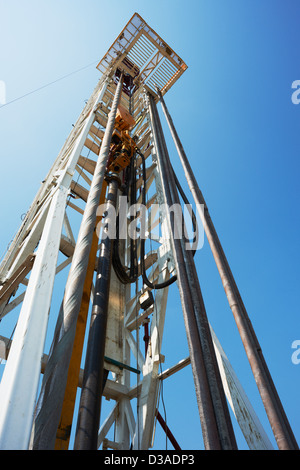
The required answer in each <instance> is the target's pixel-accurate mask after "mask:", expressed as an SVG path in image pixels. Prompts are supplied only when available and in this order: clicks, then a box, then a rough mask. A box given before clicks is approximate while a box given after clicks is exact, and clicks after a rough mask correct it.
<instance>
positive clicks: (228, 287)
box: [157, 90, 298, 450]
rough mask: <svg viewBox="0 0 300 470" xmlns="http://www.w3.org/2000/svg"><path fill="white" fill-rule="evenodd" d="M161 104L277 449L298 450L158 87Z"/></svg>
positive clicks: (204, 203) (202, 198)
mask: <svg viewBox="0 0 300 470" xmlns="http://www.w3.org/2000/svg"><path fill="white" fill-rule="evenodd" d="M157 93H158V96H159V98H160V102H161V106H162V109H163V112H164V115H165V117H166V120H167V123H168V126H169V129H170V132H171V135H172V138H173V141H174V143H175V146H176V148H177V152H178V155H179V158H180V160H181V164H182V166H183V169H184V172H185V176H186V179H187V182H188V185H189V188H190V191H191V193H192V195H193V198H194V201H195V202H196V204H203V205H204V212H203V213H202V211H200V217H201V219H202V223H203V226H204V230H205V234H206V236H207V239H208V242H209V245H210V247H211V250H212V253H213V256H214V259H215V262H216V265H217V268H218V271H219V274H220V277H221V281H222V284H223V287H224V290H225V293H226V296H227V299H228V303H229V306H230V308H231V310H232V313H233V316H234V319H235V322H236V324H237V328H238V331H239V333H240V336H241V339H242V342H243V345H244V348H245V351H246V354H247V357H248V360H249V363H250V366H251V369H252V372H253V375H254V378H255V381H256V384H257V387H258V390H259V392H260V395H261V398H262V402H263V404H264V407H265V410H266V413H267V416H268V419H269V422H270V424H271V427H272V430H273V433H274V436H275V439H276V441H277V445H278V448H279V449H280V450H292V449H294V450H297V449H298V444H297V442H296V439H295V437H294V434H293V431H292V429H291V426H290V424H289V421H288V418H287V416H286V414H285V411H284V409H283V406H282V403H281V401H280V398H279V396H278V393H277V390H276V388H275V385H274V382H273V380H272V377H271V374H270V372H269V369H268V366H267V364H266V361H265V359H264V356H263V353H262V350H261V347H260V344H259V342H258V339H257V337H256V334H255V332H254V329H253V326H252V323H251V321H250V318H249V316H248V313H247V310H246V308H245V306H244V303H243V301H242V298H241V295H240V292H239V290H238V287H237V285H236V282H235V280H234V277H233V274H232V272H231V269H230V266H229V263H228V261H227V258H226V256H225V253H224V251H223V248H222V245H221V243H220V240H219V237H218V235H217V232H216V229H215V227H214V225H213V222H212V219H211V217H210V214H209V211H208V208H207V205H206V202H205V199H204V197H203V195H202V192H201V190H200V188H199V186H198V183H197V180H196V178H195V175H194V173H193V170H192V168H191V166H190V163H189V161H188V158H187V156H186V153H185V151H184V148H183V145H182V143H181V141H180V138H179V136H178V133H177V131H176V129H175V126H174V123H173V120H172V118H171V116H170V113H169V111H168V109H167V106H166V104H165V101H164V99H163V97H162V94H161V92H160V90H157Z"/></svg>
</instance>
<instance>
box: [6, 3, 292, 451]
mask: <svg viewBox="0 0 300 470" xmlns="http://www.w3.org/2000/svg"><path fill="white" fill-rule="evenodd" d="M135 11H136V12H138V13H140V14H141V16H142V17H143V18H144V19H145V20H146V21H147V22H148V23H149V24H150V26H152V27H153V28H154V29H155V30H156V31H157V32H158V33H159V34H160V35H161V36H162V38H164V39H165V40H166V41H167V42H168V43H169V44H170V45H171V46H172V48H173V49H174V50H175V51H176V52H177V53H178V54H179V55H180V56H181V57H182V58H183V60H184V61H185V62H186V63H187V65H188V67H189V68H188V70H187V71H186V72H185V74H184V75H183V77H182V78H181V79H180V80H179V81H178V82H177V83H176V84H175V85H174V87H173V88H172V89H171V90H170V91H169V92H168V94H167V95H166V102H167V105H168V106H169V110H170V112H171V114H172V116H173V119H174V121H175V124H176V126H177V129H178V131H179V134H180V136H181V139H182V142H183V144H184V147H185V150H186V153H187V154H188V156H189V158H190V161H191V164H192V167H193V168H194V171H195V174H196V176H197V179H198V182H199V185H200V187H201V189H202V191H203V194H204V197H205V198H206V202H207V204H208V207H209V209H210V213H211V216H212V219H213V221H214V223H215V226H216V229H217V231H218V234H219V237H220V239H221V242H222V244H223V248H224V250H225V253H226V255H227V257H228V260H229V262H230V265H231V268H232V271H233V273H234V275H235V278H236V281H237V283H238V286H239V288H240V291H241V294H242V297H243V299H244V302H245V305H246V307H247V309H248V313H249V315H250V318H251V320H252V323H253V325H254V328H255V330H256V333H257V336H258V338H259V340H260V342H261V346H262V349H263V352H264V354H265V358H266V361H267V363H268V365H269V368H270V371H271V374H272V376H273V379H274V381H275V384H276V385H277V388H278V392H279V395H280V397H281V399H282V402H283V405H284V407H285V410H286V412H287V415H288V418H289V420H290V422H291V425H292V427H293V429H294V432H295V435H296V438H297V439H298V442H299V441H300V406H299V392H298V390H299V385H300V379H299V377H300V364H299V365H295V364H293V363H292V361H291V356H292V353H293V350H292V348H291V345H292V342H293V341H295V340H300V331H299V323H300V322H299V300H300V299H299V264H300V259H299V203H300V200H299V130H300V105H298V106H297V105H294V104H293V103H292V101H291V95H292V91H293V90H292V89H291V84H292V82H293V81H294V80H299V79H300V65H299V64H300V62H299V51H298V49H299V47H298V45H299V37H300V32H299V18H300V3H299V2H298V1H297V0H294V1H292V0H286V1H284V2H283V1H279V0H265V1H263V2H262V1H260V0H186V1H185V2H182V1H178V0H159V1H158V0H153V1H151V2H148V1H144V0H140V1H135V0H133V1H131V2H123V1H120V0H115V1H114V2H99V1H96V0H85V1H84V2H82V1H78V0H73V1H71V0H59V1H58V0H53V1H52V2H46V1H40V0H39V1H38V0H27V1H26V2H24V1H21V0H10V1H9V2H5V1H4V0H0V21H1V28H0V44H1V47H0V65H1V66H0V81H1V80H3V81H4V82H5V84H6V93H7V96H6V99H7V101H11V100H13V99H15V98H17V97H19V96H21V95H23V94H25V93H27V92H30V91H31V90H34V89H36V88H38V87H40V86H42V85H44V84H46V83H48V82H51V81H52V80H56V79H57V78H60V77H61V76H63V75H65V74H68V73H70V72H72V71H74V70H76V69H78V68H80V67H83V66H85V65H87V64H90V63H92V62H93V61H95V62H96V61H97V60H98V59H99V60H100V59H101V58H102V57H103V55H104V54H105V52H106V51H107V49H108V48H109V46H110V45H111V43H112V42H113V41H114V39H115V38H116V36H117V35H118V33H119V32H120V31H121V30H122V28H123V27H124V25H125V24H126V23H127V21H128V20H129V19H130V17H131V16H132V14H133V13H134V12H135ZM98 78H99V72H98V71H97V70H96V69H95V67H94V66H93V67H90V68H88V69H86V70H84V71H82V72H79V73H78V74H76V75H73V76H72V77H70V78H67V79H65V80H62V81H60V82H58V83H56V84H53V85H52V86H50V87H48V88H45V89H43V90H41V91H39V92H37V93H35V94H33V95H30V96H28V97H26V98H24V99H22V100H19V101H16V102H15V103H12V104H11V105H9V106H6V107H4V108H2V109H0V123H1V124H0V155H1V157H0V158H1V172H0V188H1V189H0V191H1V199H0V220H1V232H0V252H1V255H2V253H3V252H4V251H5V250H6V247H7V245H8V243H9V241H10V240H11V238H12V237H13V234H14V233H15V231H16V230H17V228H18V227H19V225H20V222H21V221H20V216H21V215H22V214H23V213H25V212H26V211H27V209H28V207H29V205H30V204H31V202H32V200H33V198H34V196H35V193H36V191H37V189H38V188H39V184H40V182H41V181H42V180H43V178H44V176H45V175H46V173H47V172H48V169H49V168H50V165H51V164H52V162H53V160H54V158H55V157H56V155H57V154H58V152H59V150H60V148H61V146H62V145H63V143H64V141H65V139H66V137H67V135H68V133H69V132H70V130H71V126H72V124H73V123H74V122H75V121H76V119H77V117H78V115H79V113H80V112H81V110H82V108H83V106H84V101H85V100H86V99H87V98H88V97H89V96H90V94H91V92H92V91H93V89H94V86H95V84H96V82H97V80H98ZM169 142H170V139H169V138H168V143H169ZM170 155H171V158H172V161H173V164H174V167H175V169H176V170H177V171H178V174H179V175H180V177H181V181H182V183H183V184H184V181H183V179H182V171H180V163H179V159H178V157H177V155H176V152H175V151H174V147H173V146H172V144H171V143H170ZM185 188H186V186H185ZM196 263H197V267H198V271H199V279H200V283H201V287H202V291H203V295H204V299H205V304H206V308H207V314H208V318H209V320H210V322H211V324H212V326H213V328H214V329H215V331H216V333H217V336H218V337H219V339H220V341H221V343H222V345H223V347H224V349H225V351H226V353H227V355H228V357H229V359H230V360H231V362H232V364H233V366H234V368H235V369H236V372H237V373H238V375H239V377H240V379H241V381H242V384H243V386H244V387H245V389H246V391H247V393H248V394H249V396H250V397H251V398H252V399H253V403H254V405H255V409H256V410H257V413H258V414H259V416H260V418H261V420H262V422H263V424H264V425H266V426H267V431H268V433H269V436H270V439H271V440H272V442H273V443H274V440H273V438H272V434H271V433H270V432H269V428H268V423H267V419H266V417H265V415H264V410H263V407H262V405H261V402H260V398H259V396H258V393H257V391H256V386H255V384H254V381H253V378H252V376H251V372H250V370H249V366H248V362H247V359H246V358H245V354H244V352H243V348H242V346H241V341H240V339H239V337H238V333H237V329H236V327H235V324H234V321H233V319H232V314H231V311H230V309H229V306H228V303H227V300H226V297H225V294H224V292H223V288H222V286H221V282H220V279H219V276H218V273H217V270H216V267H215V264H214V261H213V257H212V255H211V253H210V250H209V247H208V244H207V241H206V240H205V243H204V247H203V249H202V250H200V251H199V252H198V253H197V255H196ZM170 289H172V292H171V294H172V295H171V298H172V300H171V302H170V305H169V308H168V316H167V320H166V330H165V336H164V340H163V348H162V349H163V350H162V352H163V354H166V364H165V366H164V367H169V366H171V365H173V364H174V363H176V362H177V361H178V360H180V359H182V358H184V357H186V356H187V355H188V353H187V347H186V343H185V339H184V331H183V328H184V326H183V322H182V319H181V308H180V307H179V301H178V295H177V293H176V286H172V287H171V288H170ZM0 334H3V332H1V325H0ZM181 338H183V339H181ZM178 344H182V347H180V348H179V347H178ZM174 345H176V347H175V346H174ZM179 374H181V375H180V376H179V375H178V376H177V380H176V379H175V378H174V379H173V378H170V379H168V380H167V381H165V382H164V402H165V406H166V411H167V421H168V424H169V426H170V428H171V429H172V431H173V433H174V434H175V436H176V438H177V440H178V441H179V443H180V444H181V445H182V447H183V448H186V449H192V448H194V449H195V448H199V447H200V448H201V446H202V438H201V432H200V425H199V419H198V416H197V408H196V401H195V398H194V391H193V382H192V378H191V374H190V369H187V370H185V371H182V372H180V373H179ZM160 410H161V413H162V414H163V409H162V408H160ZM239 442H240V446H241V447H243V446H244V443H243V439H242V438H240V437H239ZM164 446H165V441H164V437H163V436H162V434H161V433H160V431H159V432H158V441H157V447H158V448H164ZM170 447H171V446H170V444H169V448H170Z"/></svg>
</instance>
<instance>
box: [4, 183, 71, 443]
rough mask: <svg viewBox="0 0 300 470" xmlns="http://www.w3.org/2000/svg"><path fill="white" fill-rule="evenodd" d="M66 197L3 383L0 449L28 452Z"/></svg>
mask: <svg viewBox="0 0 300 470" xmlns="http://www.w3.org/2000/svg"><path fill="white" fill-rule="evenodd" d="M66 197H67V189H66V188H65V187H59V188H57V190H56V192H55V194H54V196H53V199H52V203H51V205H50V208H49V212H48V216H47V220H46V224H45V227H44V231H43V235H42V238H41V241H40V246H39V249H38V251H37V255H36V259H35V263H34V267H33V270H32V273H31V276H30V280H29V284H28V288H27V291H26V295H25V298H24V302H23V306H22V309H21V312H20V316H19V321H18V323H17V327H16V331H15V336H14V340H13V343H12V347H11V350H10V353H9V356H8V360H7V364H6V367H5V369H4V374H3V377H2V380H1V386H0V403H1V407H0V448H1V450H26V449H28V444H29V440H30V434H31V427H32V420H33V414H34V407H35V400H36V395H37V390H38V384H39V378H40V373H41V358H42V354H43V349H44V343H45V337H46V331H47V324H48V314H49V307H50V302H51V295H52V289H53V283H54V277H55V268H56V263H57V257H58V250H59V242H60V233H61V230H62V224H63V215H64V209H65V204H66Z"/></svg>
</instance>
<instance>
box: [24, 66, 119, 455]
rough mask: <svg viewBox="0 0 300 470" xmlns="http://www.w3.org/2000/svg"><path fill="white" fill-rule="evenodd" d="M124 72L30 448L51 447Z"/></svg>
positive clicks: (104, 144)
mask: <svg viewBox="0 0 300 470" xmlns="http://www.w3.org/2000/svg"><path fill="white" fill-rule="evenodd" d="M122 85H123V74H122V75H121V77H120V80H119V83H118V85H117V88H116V92H115V96H114V100H113V104H112V107H111V111H110V114H109V117H108V121H107V126H106V129H105V133H104V136H103V141H102V145H101V149H100V153H99V157H98V160H97V164H96V168H95V172H94V176H93V180H92V184H91V187H90V191H89V195H88V199H87V203H86V207H85V210H84V214H83V218H82V222H81V225H80V229H79V234H78V239H77V243H76V246H75V250H74V254H73V260H72V264H71V267H70V271H69V275H68V279H67V283H66V289H65V295H64V299H63V302H62V306H61V308H60V312H59V317H58V322H57V325H56V330H55V334H54V338H53V342H52V345H51V351H50V354H49V360H48V363H47V366H46V369H45V373H44V377H43V382H42V388H41V393H40V399H39V403H38V406H37V414H36V419H35V422H34V427H33V435H32V441H33V449H49V450H52V449H54V446H55V439H56V432H57V428H58V424H59V419H60V415H61V409H62V404H63V399H64V393H65V387H66V382H67V373H68V367H69V363H70V359H71V355H72V349H73V344H74V338H75V333H76V322H77V318H78V314H79V310H80V305H81V299H82V293H83V286H84V281H85V277H86V272H87V265H88V260H89V253H90V249H91V243H92V238H93V232H94V229H95V224H96V212H97V208H98V205H99V201H100V195H101V190H102V184H103V179H104V173H105V171H106V165H107V161H108V154H109V148H110V143H111V137H112V133H113V129H114V124H115V118H116V113H117V108H118V104H119V101H120V98H121V93H122Z"/></svg>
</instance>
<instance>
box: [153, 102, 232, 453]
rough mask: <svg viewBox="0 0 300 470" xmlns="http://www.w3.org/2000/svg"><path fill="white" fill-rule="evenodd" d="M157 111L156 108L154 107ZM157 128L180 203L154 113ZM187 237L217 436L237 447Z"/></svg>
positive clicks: (187, 263) (187, 260) (228, 445)
mask: <svg viewBox="0 0 300 470" xmlns="http://www.w3.org/2000/svg"><path fill="white" fill-rule="evenodd" d="M156 111H157V110H156ZM156 122H157V128H158V133H159V138H160V144H161V145H162V147H163V149H164V152H163V156H164V160H165V165H166V167H167V169H168V183H169V186H170V188H171V194H172V201H173V203H175V204H177V205H178V206H180V200H179V195H178V191H177V187H176V182H175V177H174V171H173V168H172V165H171V161H170V157H169V153H168V149H167V145H166V142H165V138H164V135H163V130H162V127H161V123H160V119H159V116H158V112H157V117H156ZM186 241H187V240H186V239H185V237H184V236H183V237H182V238H181V240H180V242H181V246H182V252H183V257H184V262H185V266H186V271H187V276H188V280H189V286H190V291H191V297H192V302H193V306H194V313H195V318H196V323H197V327H198V332H199V338H200V343H201V347H202V351H203V360H204V365H205V370H206V374H207V378H208V385H209V390H210V395H211V399H212V404H213V408H214V413H215V418H216V424H217V429H218V435H219V439H220V444H221V448H222V449H236V448H237V445H236V439H235V436H234V431H233V427H232V423H231V418H230V414H229V410H228V406H227V401H226V397H225V393H224V389H223V384H222V380H221V376H220V371H219V367H218V363H217V359H216V355H215V349H214V346H213V341H212V337H211V332H210V327H209V323H208V319H207V314H206V309H205V305H204V301H203V297H202V292H201V288H200V283H199V279H198V274H197V270H196V267H195V262H194V257H193V252H192V251H191V250H187V249H186Z"/></svg>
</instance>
